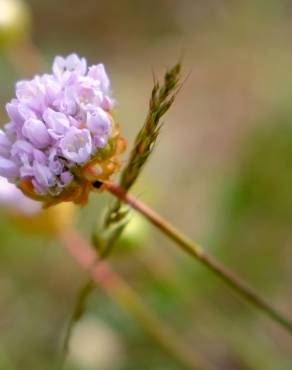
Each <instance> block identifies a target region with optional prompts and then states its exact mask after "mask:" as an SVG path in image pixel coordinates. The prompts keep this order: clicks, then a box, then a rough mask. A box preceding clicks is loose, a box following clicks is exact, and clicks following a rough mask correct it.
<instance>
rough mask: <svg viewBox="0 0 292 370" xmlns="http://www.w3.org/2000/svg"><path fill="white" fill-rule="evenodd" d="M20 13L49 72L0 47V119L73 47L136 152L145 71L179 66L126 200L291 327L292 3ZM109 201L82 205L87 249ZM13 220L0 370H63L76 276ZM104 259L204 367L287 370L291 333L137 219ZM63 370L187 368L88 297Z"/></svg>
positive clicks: (91, 6)
mask: <svg viewBox="0 0 292 370" xmlns="http://www.w3.org/2000/svg"><path fill="white" fill-rule="evenodd" d="M2 1H3V0H2ZM11 1H12V0H11ZM0 4H1V3H0ZM27 6H28V8H29V10H30V12H31V17H32V30H31V37H32V40H33V43H34V45H35V47H36V48H38V49H39V51H40V53H41V54H42V55H43V58H44V61H45V63H46V64H47V66H43V67H40V68H38V67H34V64H33V62H34V60H33V57H32V56H31V55H30V53H29V52H26V53H25V51H24V50H22V47H21V46H20V45H18V44H17V43H15V45H14V46H13V47H12V48H11V47H9V48H7V46H5V47H2V48H1V54H0V102H1V104H0V107H1V108H0V112H1V113H0V118H1V124H4V123H6V122H7V117H6V115H5V111H4V104H5V102H7V101H8V100H9V99H11V97H12V96H13V90H14V84H15V82H16V81H17V80H18V79H19V78H30V77H31V76H32V75H33V74H34V73H42V72H44V71H45V70H47V69H48V68H49V66H50V64H51V62H52V59H53V57H54V56H55V55H67V54H68V53H71V52H77V53H78V54H80V55H82V56H85V57H86V58H87V59H88V61H89V63H97V62H103V63H105V65H106V68H107V71H108V73H109V74H110V77H111V80H112V87H113V92H114V96H115V97H116V99H117V101H118V105H117V108H116V116H117V118H118V120H119V122H120V124H121V128H122V132H123V134H124V136H125V137H126V138H127V142H128V148H131V144H132V142H133V139H134V137H135V134H136V133H137V131H138V130H139V128H140V127H141V124H142V123H143V120H144V118H145V115H146V112H147V104H148V98H149V94H150V91H151V87H152V85H153V73H154V75H155V76H157V77H160V76H162V75H163V73H164V71H165V70H166V68H168V67H170V66H172V65H173V64H174V63H175V62H176V61H177V60H178V59H179V58H182V60H183V74H184V76H185V77H187V78H186V80H185V83H184V86H183V88H182V89H181V91H180V93H179V95H178V97H177V100H176V102H175V105H174V107H173V108H172V109H171V111H170V112H169V114H168V115H167V117H166V118H165V120H164V121H165V125H164V128H163V130H162V133H161V135H160V137H159V140H158V144H157V147H156V150H155V151H154V153H153V156H152V158H151V160H150V161H149V163H148V164H147V167H146V168H145V171H144V172H143V174H142V176H141V177H140V179H139V181H138V183H137V186H136V187H135V189H134V190H133V193H134V194H135V195H137V196H139V198H140V199H141V200H143V201H145V202H146V203H148V204H149V205H150V206H152V207H153V208H154V209H156V210H157V211H159V212H160V213H161V214H162V215H164V216H165V217H166V218H167V219H169V220H170V221H171V222H173V223H174V224H175V225H176V226H177V227H178V228H180V229H181V230H182V231H184V232H185V233H187V234H188V235H189V236H190V237H192V238H193V239H194V240H197V241H199V242H200V243H202V244H203V245H205V246H206V249H207V250H208V251H209V252H210V253H212V254H213V255H215V256H217V257H218V258H220V259H221V260H222V261H223V262H224V263H225V264H227V265H228V266H230V267H232V268H233V269H234V270H235V271H237V272H238V273H239V274H240V275H241V276H243V277H245V278H246V279H247V280H248V281H249V282H250V284H252V285H253V286H254V287H256V288H257V289H258V290H259V291H261V292H262V293H263V294H264V295H265V296H266V297H268V298H269V299H270V300H271V301H272V302H273V303H274V304H276V305H277V306H278V307H279V308H281V309H282V310H283V311H284V312H286V313H287V315H290V317H292V295H291V286H292V268H291V267H292V234H291V224H292V195H291V189H292V109H291V101H292V47H291V45H292V3H291V2H290V1H289V0H265V1H263V0H245V1H240V0H239V1H229V0H217V1H216V0H192V1H191V0H189V1H188V0H181V1H174V0H155V1H154V0H147V1H142V0H128V1H113V0H107V1H105V0H104V1H102V0H96V1H94V0H84V1H79V0H42V1H39V0H29V1H27ZM4 15H5V14H3V12H2V13H1V14H0V22H1V17H2V18H3V17H4ZM30 47H32V45H30ZM109 202H110V196H109V195H107V194H100V195H96V194H95V195H92V196H91V198H90V203H89V205H88V206H86V207H85V208H83V209H80V210H78V216H77V221H76V224H77V228H78V229H79V230H80V231H81V233H82V234H83V235H84V236H86V237H88V238H90V234H91V232H92V230H93V229H95V228H96V227H97V225H98V222H99V221H100V220H101V218H102V215H103V214H104V209H105V207H106V206H107V204H108V203H109ZM14 221H15V220H12V219H11V217H8V215H7V212H6V211H5V210H1V216H0V369H1V370H40V369H42V370H47V369H48V370H49V369H57V363H58V359H59V354H60V344H61V341H62V337H63V335H64V330H65V327H66V325H67V322H68V319H69V316H70V313H71V311H72V306H73V304H74V301H75V298H76V294H77V292H78V290H79V288H80V287H81V286H82V284H83V283H84V281H86V275H85V274H84V273H83V272H82V271H81V270H80V269H79V267H78V266H76V265H75V263H74V261H72V260H71V258H70V256H68V255H67V254H66V252H65V251H63V249H62V248H61V246H60V244H59V242H58V241H57V240H55V239H54V238H53V237H47V236H45V235H42V233H41V232H40V233H39V235H34V234H32V233H29V232H27V231H25V230H24V229H25V227H24V225H23V224H19V222H18V223H15V222H14ZM40 231H41V230H40ZM109 263H110V264H111V265H112V266H113V267H114V268H115V270H116V271H118V272H119V273H120V274H121V275H122V276H123V277H124V278H125V279H126V280H127V282H128V283H129V284H130V285H131V286H132V287H133V288H134V289H135V291H136V292H137V293H139V294H140V295H141V296H142V297H143V299H144V300H145V302H147V304H148V305H149V306H150V307H151V308H152V309H154V310H155V311H156V312H157V313H158V315H159V317H160V318H161V320H163V321H164V322H165V323H166V324H167V325H169V326H171V327H172V328H174V330H175V332H176V333H177V335H178V336H179V337H180V338H182V339H183V340H184V342H185V343H187V344H188V345H189V346H190V347H191V348H193V352H194V356H197V355H199V356H201V357H202V358H204V359H205V361H206V362H207V364H209V366H211V369H214V370H215V369H219V370H274V369H277V370H291V369H292V342H291V337H289V335H288V334H286V333H285V332H284V331H283V330H281V329H279V328H278V327H277V326H276V325H275V324H273V323H272V322H271V321H269V319H267V318H265V317H263V316H262V315H261V314H259V313H258V312H256V310H254V309H253V308H252V307H250V306H248V305H247V304H246V303H244V302H243V301H242V300H241V299H240V298H238V296H236V295H235V294H234V293H232V292H231V291H230V290H229V288H227V287H226V286H224V284H222V282H221V281H219V280H218V279H217V278H216V277H214V276H213V275H212V274H211V273H209V272H208V271H206V270H205V269H204V267H201V266H200V265H198V264H197V263H194V262H193V261H190V260H189V259H188V257H185V256H184V255H183V254H182V253H180V252H177V251H176V248H175V246H173V245H172V244H171V243H170V242H169V241H168V240H166V239H165V238H164V237H163V236H161V235H159V233H158V232H157V231H155V230H153V229H152V228H151V227H150V226H149V225H148V224H147V223H146V222H144V221H143V220H141V219H140V218H137V217H136V216H134V214H133V215H132V221H131V223H130V224H129V225H128V227H127V229H126V231H125V233H124V236H123V237H122V239H121V241H120V242H119V243H118V245H117V246H116V248H115V250H114V252H113V254H112V255H111V256H110V259H109ZM66 366H67V367H66V369H68V370H93V369H95V370H136V369H137V368H139V369H140V370H164V369H167V370H179V369H183V367H182V365H181V364H179V363H178V362H176V361H175V360H174V359H173V358H172V357H171V356H169V354H167V353H165V352H164V351H163V349H161V348H160V347H159V345H158V344H157V342H156V341H155V340H154V339H153V338H152V337H151V336H149V335H148V334H147V333H146V332H145V331H144V330H143V327H142V326H141V325H140V324H139V323H137V322H136V321H135V320H133V318H132V317H131V315H130V314H129V313H128V312H126V311H125V310H123V309H122V308H120V307H119V306H118V305H117V304H116V303H115V301H114V300H113V299H111V298H109V297H108V296H106V295H105V294H104V293H103V292H102V291H101V290H100V289H99V288H98V287H97V288H96V291H95V293H94V294H93V295H92V296H91V298H90V300H89V302H88V306H87V310H86V313H85V315H84V317H83V319H82V320H81V321H80V322H79V323H78V325H77V327H76V328H75V330H74V335H73V338H72V341H71V353H70V356H69V359H68V361H67V365H66ZM201 370H204V369H201Z"/></svg>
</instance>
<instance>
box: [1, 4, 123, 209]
mask: <svg viewBox="0 0 292 370" xmlns="http://www.w3.org/2000/svg"><path fill="white" fill-rule="evenodd" d="M0 1H1V0H0ZM113 106H114V101H113V99H112V98H111V96H110V82H109V78H108V76H107V74H106V72H105V68H104V66H103V65H102V64H98V65H96V66H92V67H90V68H89V69H88V68H87V62H86V60H85V59H84V58H79V57H78V56H77V55H76V54H71V55H69V56H68V57H66V58H63V57H59V56H58V57H56V58H55V60H54V63H53V67H52V74H44V75H42V76H35V77H34V78H33V79H32V80H30V81H20V82H18V83H17V84H16V98H15V99H12V100H11V101H10V102H9V103H8V104H7V105H6V110H7V114H8V116H9V118H10V121H9V122H8V123H7V124H6V125H5V126H4V130H3V131H2V130H0V175H1V176H4V177H6V178H7V179H8V180H9V181H10V182H12V183H14V184H16V185H17V186H18V187H19V188H20V189H21V190H22V191H23V193H24V194H26V195H27V196H28V197H30V198H32V199H35V200H38V201H42V202H44V205H45V206H49V205H53V204H57V203H59V202H61V201H73V202H75V203H78V204H85V203H86V201H87V198H88V192H89V191H90V190H93V186H92V182H94V181H100V182H101V184H102V182H103V181H104V180H107V179H108V178H109V177H110V176H111V175H112V174H113V173H114V172H115V171H116V170H117V169H118V168H119V160H118V159H117V156H118V155H119V154H120V153H121V152H122V151H123V150H124V147H125V145H124V140H123V139H122V138H121V136H120V134H119V128H118V125H117V124H116V123H115V121H114V119H113V117H112V113H111V109H112V108H113ZM101 188H102V186H101Z"/></svg>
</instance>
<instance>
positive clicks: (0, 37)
mask: <svg viewBox="0 0 292 370" xmlns="http://www.w3.org/2000/svg"><path fill="white" fill-rule="evenodd" d="M30 27H31V14H30V9H29V7H28V5H27V4H26V3H25V2H24V1H22V0H0V48H3V47H9V46H11V45H14V44H15V43H17V42H18V41H20V40H22V39H25V38H26V37H27V34H28V33H29V31H30Z"/></svg>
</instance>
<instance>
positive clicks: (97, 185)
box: [92, 180, 103, 189]
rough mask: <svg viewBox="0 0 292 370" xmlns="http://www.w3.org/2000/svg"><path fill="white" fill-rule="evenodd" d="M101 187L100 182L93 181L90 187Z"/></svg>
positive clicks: (101, 183)
mask: <svg viewBox="0 0 292 370" xmlns="http://www.w3.org/2000/svg"><path fill="white" fill-rule="evenodd" d="M102 185H103V182H101V181H98V180H97V181H94V182H93V183H92V186H93V187H94V188H95V189H100V188H101V187H102Z"/></svg>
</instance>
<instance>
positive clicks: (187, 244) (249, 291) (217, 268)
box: [106, 183, 292, 334]
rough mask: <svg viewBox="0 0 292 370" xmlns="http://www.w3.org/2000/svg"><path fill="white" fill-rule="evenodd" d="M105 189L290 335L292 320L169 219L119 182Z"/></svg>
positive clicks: (107, 185) (108, 184)
mask: <svg viewBox="0 0 292 370" xmlns="http://www.w3.org/2000/svg"><path fill="white" fill-rule="evenodd" d="M106 187H107V190H108V191H109V192H110V193H112V194H113V195H115V196H116V197H117V198H118V199H120V200H121V201H123V202H124V203H127V204H128V205H129V206H130V207H131V208H133V209H135V210H136V211H138V212H139V213H140V214H142V215H143V216H144V217H145V218H147V219H148V221H150V222H151V223H152V224H153V225H154V226H156V227H157V228H158V229H159V230H160V231H162V233H163V234H165V235H166V236H167V237H168V238H170V239H171V240H173V241H174V242H175V243H176V245H177V246H179V247H180V248H181V249H182V250H183V251H185V252H186V253H187V254H189V255H190V256H192V257H194V258H195V259H197V260H198V261H199V262H201V263H202V264H203V265H205V266H206V267H207V268H208V269H209V270H211V271H213V272H214V273H215V274H216V275H217V276H219V277H220V278H221V279H222V280H223V281H224V282H225V283H227V284H228V285H229V286H230V287H231V288H232V289H234V290H235V291H236V292H237V293H239V294H240V295H242V296H243V297H245V298H246V300H247V301H249V302H250V303H251V304H253V305H254V306H255V307H257V308H258V309H260V310H261V311H263V312H264V313H265V314H266V315H268V316H269V317H270V318H272V319H273V320H274V321H275V322H277V323H278V324H279V325H281V326H282V327H283V328H284V329H286V330H287V331H288V332H289V333H290V334H292V322H291V321H290V320H289V319H287V318H286V317H285V316H284V315H283V314H282V313H280V312H279V311H278V310H277V309H276V308H274V307H273V306H272V305H271V304H270V303H269V302H268V301H267V300H266V299H265V298H263V297H262V296H261V295H260V294H259V293H257V292H256V291H255V290H254V289H253V288H252V287H250V286H249V285H248V284H247V283H246V282H245V281H243V280H241V279H240V278H239V277H238V276H237V275H236V274H235V273H234V272H233V271H231V270H230V269H228V268H226V267H225V266H224V265H223V264H222V263H221V262H219V261H217V260H216V259H215V258H214V257H212V256H210V255H208V254H207V253H206V252H205V251H204V250H203V249H202V247H201V246H200V245H198V244H196V243H195V242H193V241H192V240H190V239H189V238H188V237H186V236H185V235H184V234H182V233H181V232H180V231H179V230H177V229H176V228H175V227H174V226H172V225H171V224H170V223H169V222H167V221H166V220H165V219H163V218H162V217H161V216H160V215H159V214H157V213H156V212H155V211H154V210H153V209H151V208H149V207H148V206H146V205H145V204H144V203H142V202H141V201H139V200H138V199H136V198H135V197H133V196H132V195H130V194H128V193H127V192H125V191H124V190H123V189H122V188H121V187H120V186H119V185H116V184H112V183H107V184H106Z"/></svg>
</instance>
